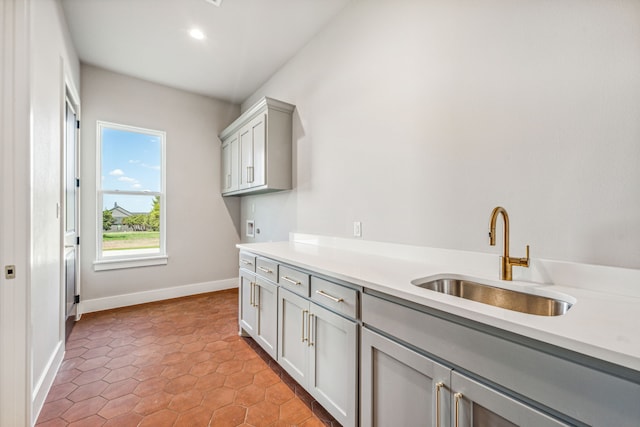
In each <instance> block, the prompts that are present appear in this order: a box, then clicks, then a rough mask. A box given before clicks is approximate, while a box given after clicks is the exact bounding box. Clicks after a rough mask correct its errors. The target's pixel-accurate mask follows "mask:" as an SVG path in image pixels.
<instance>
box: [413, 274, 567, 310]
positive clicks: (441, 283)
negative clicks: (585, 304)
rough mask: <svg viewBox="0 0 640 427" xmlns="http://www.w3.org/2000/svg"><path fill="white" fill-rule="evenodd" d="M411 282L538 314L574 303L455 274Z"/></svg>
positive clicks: (435, 289)
mask: <svg viewBox="0 0 640 427" xmlns="http://www.w3.org/2000/svg"><path fill="white" fill-rule="evenodd" d="M411 283H412V284H414V285H415V286H419V287H421V288H424V289H428V290H430V291H435V292H440V293H442V294H447V295H453V296H456V297H459V298H465V299H468V300H472V301H477V302H480V303H483V304H489V305H493V306H495V307H501V308H506V309H507V310H513V311H519V312H522V313H527V314H535V315H537V316H560V315H563V314H565V313H566V312H567V311H569V309H570V308H571V305H572V304H571V303H570V302H567V301H563V300H561V299H556V298H552V297H548V296H543V295H536V294H530V293H526V292H519V291H514V290H511V289H505V288H499V287H495V286H491V285H487V284H482V283H478V282H474V281H472V280H468V279H463V278H456V277H431V278H429V277H427V278H424V279H416V280H413V281H412V282H411Z"/></svg>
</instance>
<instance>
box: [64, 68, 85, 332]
mask: <svg viewBox="0 0 640 427" xmlns="http://www.w3.org/2000/svg"><path fill="white" fill-rule="evenodd" d="M62 74H63V75H64V85H63V86H64V92H63V93H64V96H63V105H62V107H61V108H62V111H63V118H62V123H61V124H60V126H61V129H62V137H61V145H60V153H61V157H60V183H61V184H60V185H61V186H60V200H61V206H60V211H61V212H62V213H63V215H61V217H60V275H61V277H60V284H61V291H60V294H61V296H60V304H61V313H63V316H62V319H60V331H61V337H60V338H61V340H62V341H64V340H65V337H64V333H65V327H66V325H65V320H66V313H67V309H66V301H65V293H66V292H65V291H66V281H65V268H66V266H65V228H66V227H65V224H66V223H67V218H66V193H65V190H66V189H65V181H66V178H65V172H66V170H65V157H66V131H65V129H66V123H65V117H64V116H65V115H66V103H67V100H68V102H69V103H70V104H71V107H72V108H73V110H74V112H75V115H76V120H77V121H78V122H80V95H79V94H78V90H77V89H76V87H75V86H74V84H73V81H72V80H71V78H70V76H69V74H68V70H67V69H66V68H65V67H64V66H63V67H62ZM75 137H76V159H75V160H76V173H77V176H76V178H77V179H80V158H81V154H82V153H81V151H80V150H81V143H80V129H77V128H76V129H75ZM76 191H77V193H76V194H77V198H76V205H75V209H76V235H77V236H80V231H81V230H80V206H81V202H82V200H81V194H80V193H81V187H80V186H79V187H78V188H77V189H76ZM75 265H76V271H75V273H76V293H77V295H80V247H79V246H78V245H76V264H75ZM81 315H82V313H81V312H80V304H76V316H75V320H76V321H77V320H80V317H81Z"/></svg>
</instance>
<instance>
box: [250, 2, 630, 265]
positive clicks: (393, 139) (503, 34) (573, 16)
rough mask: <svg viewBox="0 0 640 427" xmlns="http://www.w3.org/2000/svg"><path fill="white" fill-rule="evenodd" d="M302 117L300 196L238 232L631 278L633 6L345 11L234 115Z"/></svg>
mask: <svg viewBox="0 0 640 427" xmlns="http://www.w3.org/2000/svg"><path fill="white" fill-rule="evenodd" d="M263 95H268V96H271V97H274V98H279V99H282V100H284V101H287V102H291V103H293V104H296V105H297V111H296V112H295V124H294V134H295V140H294V145H295V153H294V156H295V164H294V171H295V172H294V174H295V189H294V190H292V191H289V192H284V193H279V194H267V195H261V196H251V197H245V198H243V199H242V222H243V223H244V221H245V220H246V219H251V218H253V219H255V222H256V227H257V228H258V229H260V234H258V235H257V236H256V238H255V239H246V238H244V240H246V241H267V240H282V239H286V238H287V233H288V232H289V231H300V232H310V233H318V234H327V235H336V236H351V235H352V222H353V221H362V228H363V238H365V239H368V240H379V241H390V242H400V243H408V244H418V245H425V246H434V247H443V248H454V249H463V250H472V251H481V252H491V253H494V252H495V253H498V252H501V250H502V249H501V243H500V244H498V247H496V248H490V247H489V245H488V238H487V232H488V221H489V214H490V212H491V209H492V208H493V207H494V206H496V205H502V206H504V207H505V208H507V210H508V212H509V214H510V217H511V243H512V244H511V253H512V255H514V256H522V255H524V246H525V245H526V244H530V245H531V256H532V257H536V258H548V259H557V260H569V261H577V262H586V263H594V264H605V265H614V266H623V267H633V268H640V189H639V184H640V119H639V117H640V2H638V1H636V0H617V1H603V0H599V1H596V0H592V1H583V0H562V1H532V0H530V1H517V2H514V1H511V0H494V1H489V2H477V1H472V0H464V1H456V2H450V1H409V0H400V1H393V2H390V1H382V0H356V1H354V2H353V3H352V4H351V5H350V6H348V7H347V8H346V9H345V10H344V11H343V12H342V13H341V15H339V16H338V18H337V19H335V20H334V21H333V22H332V23H331V24H330V25H329V26H328V27H327V28H326V29H325V30H324V31H323V32H321V33H320V34H319V35H318V36H317V37H316V38H315V39H314V40H313V41H312V42H311V43H309V44H308V45H307V46H306V48H305V49H303V50H302V51H301V52H300V53H299V54H298V55H296V56H295V57H294V58H293V59H292V60H291V61H289V63H288V64H287V65H285V66H284V67H283V68H282V69H281V70H280V71H279V72H278V73H276V74H275V75H274V76H273V77H272V78H271V79H270V80H269V81H268V82H267V83H265V85H264V86H263V87H262V88H260V89H259V90H258V91H257V92H256V93H255V94H254V95H252V96H251V97H250V98H249V99H248V100H246V101H245V103H244V104H243V109H246V108H248V107H249V106H250V105H251V104H252V103H254V102H255V101H256V100H257V99H258V98H259V97H261V96H263Z"/></svg>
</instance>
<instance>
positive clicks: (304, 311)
mask: <svg viewBox="0 0 640 427" xmlns="http://www.w3.org/2000/svg"><path fill="white" fill-rule="evenodd" d="M308 312H309V311H308V310H302V342H305V341H306V340H307V338H305V336H304V319H305V317H307V316H306V314H307V313H308Z"/></svg>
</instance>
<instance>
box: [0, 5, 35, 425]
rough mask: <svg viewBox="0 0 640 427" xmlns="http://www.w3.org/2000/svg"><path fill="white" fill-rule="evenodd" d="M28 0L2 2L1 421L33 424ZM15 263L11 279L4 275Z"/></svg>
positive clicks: (0, 116)
mask: <svg viewBox="0 0 640 427" xmlns="http://www.w3.org/2000/svg"><path fill="white" fill-rule="evenodd" d="M29 6H30V0H10V1H0V55H1V56H2V62H3V64H4V67H2V69H1V70H0V73H1V74H0V268H1V270H2V271H0V378H2V381H0V425H2V426H27V425H31V404H30V402H31V396H30V394H31V387H30V384H31V352H30V349H29V342H30V329H29V319H30V316H31V314H30V304H29V295H30V292H29V288H30V247H31V233H30V229H31V200H30V199H31V195H30V182H31V162H30V157H31V147H30V138H31V124H30V106H31V100H30V96H31V93H30V74H31V73H30V54H31V53H30V37H29V34H30V25H29V22H30V7H29ZM5 265H15V278H13V279H7V278H6V277H5Z"/></svg>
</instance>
